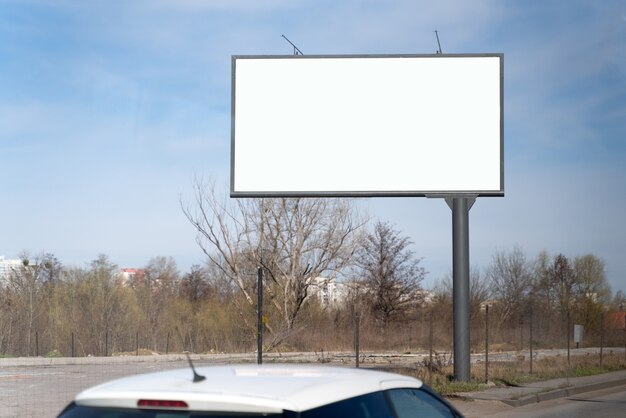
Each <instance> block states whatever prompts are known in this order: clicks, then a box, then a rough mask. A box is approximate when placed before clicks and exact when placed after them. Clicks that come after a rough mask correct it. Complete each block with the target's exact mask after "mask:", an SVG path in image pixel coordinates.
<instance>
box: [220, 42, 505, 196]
mask: <svg viewBox="0 0 626 418" xmlns="http://www.w3.org/2000/svg"><path fill="white" fill-rule="evenodd" d="M232 68H233V74H232V77H233V80H232V125H231V135H232V138H231V147H232V148H231V196H234V197H254V196H257V197H260V196H337V197H338V196H345V197H350V196H406V195H409V196H425V195H437V194H469V193H471V194H478V195H482V196H503V195H504V175H503V173H504V167H503V133H502V127H503V107H502V105H503V86H502V82H503V55H502V54H481V55H477V54H469V55H468V54H464V55H402V56H400V55H380V56H378V55H377V56H372V55H368V56H293V55H289V56H233V58H232Z"/></svg>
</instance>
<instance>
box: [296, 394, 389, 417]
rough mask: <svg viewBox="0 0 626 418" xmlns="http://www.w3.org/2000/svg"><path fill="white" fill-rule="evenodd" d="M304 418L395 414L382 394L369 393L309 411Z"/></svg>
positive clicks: (301, 414)
mask: <svg viewBox="0 0 626 418" xmlns="http://www.w3.org/2000/svg"><path fill="white" fill-rule="evenodd" d="M300 416H301V417H302V418H390V417H393V412H392V411H391V409H390V408H389V405H388V403H387V399H386V398H385V395H384V394H383V393H382V392H374V393H369V394H367V395H361V396H357V397H354V398H350V399H345V400H343V401H339V402H335V403H331V404H328V405H324V406H320V407H319V408H314V409H309V410H308V411H304V412H302V413H300Z"/></svg>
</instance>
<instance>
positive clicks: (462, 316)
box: [446, 195, 476, 382]
mask: <svg viewBox="0 0 626 418" xmlns="http://www.w3.org/2000/svg"><path fill="white" fill-rule="evenodd" d="M475 201H476V196H475V195H468V196H459V197H456V196H455V197H451V196H450V197H446V203H447V204H448V206H449V207H450V208H451V209H452V293H453V294H452V300H453V311H454V312H453V318H454V319H453V322H454V379H455V380H458V381H461V382H469V381H470V330H469V325H470V324H469V317H470V306H469V299H470V298H469V296H470V294H469V293H470V291H469V288H470V286H469V266H470V263H469V211H470V209H471V207H472V205H473V204H474V202H475Z"/></svg>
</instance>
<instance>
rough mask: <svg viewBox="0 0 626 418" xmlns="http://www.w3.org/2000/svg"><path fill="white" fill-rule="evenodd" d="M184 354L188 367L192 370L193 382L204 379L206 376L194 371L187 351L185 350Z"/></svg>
mask: <svg viewBox="0 0 626 418" xmlns="http://www.w3.org/2000/svg"><path fill="white" fill-rule="evenodd" d="M185 355H186V356H187V361H188V362H189V367H191V371H192V372H193V383H198V382H202V381H203V380H204V379H206V376H202V375H201V374H198V372H196V368H195V367H193V363H192V361H191V356H190V355H189V351H185Z"/></svg>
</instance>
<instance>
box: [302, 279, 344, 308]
mask: <svg viewBox="0 0 626 418" xmlns="http://www.w3.org/2000/svg"><path fill="white" fill-rule="evenodd" d="M311 295H312V296H314V297H317V298H318V299H319V301H320V303H321V305H322V306H323V307H325V308H327V307H331V306H337V305H339V304H340V303H342V302H343V301H344V300H345V298H346V296H347V295H348V287H347V286H346V284H344V283H338V282H337V280H336V279H335V278H331V279H329V278H326V277H316V278H315V279H313V283H312V284H311Z"/></svg>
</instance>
